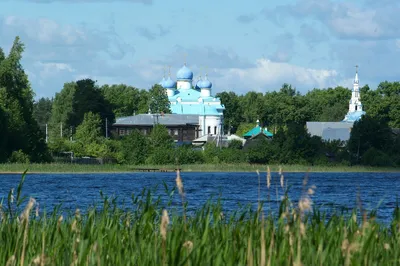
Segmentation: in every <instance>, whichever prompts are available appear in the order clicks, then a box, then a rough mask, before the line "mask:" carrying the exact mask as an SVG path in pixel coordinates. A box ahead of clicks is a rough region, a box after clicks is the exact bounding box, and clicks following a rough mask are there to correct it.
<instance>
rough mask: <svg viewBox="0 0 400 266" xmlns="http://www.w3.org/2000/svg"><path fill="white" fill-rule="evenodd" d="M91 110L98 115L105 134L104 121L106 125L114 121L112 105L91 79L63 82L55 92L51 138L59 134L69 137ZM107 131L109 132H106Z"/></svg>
mask: <svg viewBox="0 0 400 266" xmlns="http://www.w3.org/2000/svg"><path fill="white" fill-rule="evenodd" d="M88 112H92V113H96V114H99V115H100V118H101V123H102V126H101V132H102V135H103V136H105V135H106V134H105V131H106V121H107V123H108V125H111V124H112V123H113V122H114V118H115V116H114V113H113V111H112V105H111V104H110V103H109V102H108V101H107V100H106V99H104V96H103V94H102V92H101V90H100V88H98V87H97V86H96V84H95V81H93V80H91V79H84V80H79V81H77V82H69V83H65V84H64V87H63V89H62V90H61V92H60V93H57V94H56V97H55V99H54V103H53V107H52V115H51V119H50V121H51V133H52V134H51V138H55V136H56V135H61V132H60V131H61V125H62V129H63V137H66V136H68V137H70V136H71V131H72V133H73V131H74V130H75V129H76V128H77V127H78V126H79V125H80V124H81V123H82V121H83V119H84V115H85V113H88ZM108 129H110V127H108ZM108 133H109V132H108Z"/></svg>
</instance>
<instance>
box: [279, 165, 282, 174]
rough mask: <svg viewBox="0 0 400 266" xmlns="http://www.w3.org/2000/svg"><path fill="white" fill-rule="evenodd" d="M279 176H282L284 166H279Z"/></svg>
mask: <svg viewBox="0 0 400 266" xmlns="http://www.w3.org/2000/svg"><path fill="white" fill-rule="evenodd" d="M279 175H282V166H279Z"/></svg>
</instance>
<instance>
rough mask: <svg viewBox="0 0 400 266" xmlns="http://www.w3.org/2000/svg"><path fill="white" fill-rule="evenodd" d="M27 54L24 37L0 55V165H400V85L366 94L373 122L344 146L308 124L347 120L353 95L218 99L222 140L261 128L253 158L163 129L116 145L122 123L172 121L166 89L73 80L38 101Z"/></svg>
mask: <svg viewBox="0 0 400 266" xmlns="http://www.w3.org/2000/svg"><path fill="white" fill-rule="evenodd" d="M23 51H24V45H23V43H22V42H21V41H20V39H19V38H18V37H17V38H16V39H15V41H14V43H13V46H12V48H11V50H10V52H9V54H8V55H6V54H5V53H4V52H3V50H1V49H0V127H1V128H0V135H1V136H0V162H51V161H53V160H54V158H55V156H56V155H57V154H60V153H61V152H66V151H67V152H73V153H74V155H75V156H90V157H97V158H110V159H112V160H113V161H114V162H117V163H128V164H171V163H180V164H185V163H222V162H226V163H235V162H248V163H263V164H265V163H279V164H311V165H313V164H336V165H337V164H339V165H354V164H362V165H371V166H399V165H400V155H399V152H398V151H399V150H400V137H399V135H398V130H397V129H398V128H400V83H399V82H388V81H384V82H381V83H380V84H379V86H378V87H377V88H376V89H371V88H369V86H368V85H365V86H363V87H362V88H361V100H362V103H363V106H364V110H365V111H366V113H367V115H365V116H363V118H362V119H361V120H360V121H359V122H356V123H355V125H354V128H353V130H352V132H351V138H350V140H349V141H348V142H346V143H340V142H338V141H333V142H324V141H322V140H321V139H320V138H318V137H312V136H310V135H309V134H308V133H307V130H306V128H305V123H306V121H340V120H342V119H343V118H344V116H345V114H346V113H347V110H348V101H349V99H350V97H351V91H350V89H349V88H344V87H340V86H338V87H335V88H310V90H309V91H308V92H307V93H306V94H301V93H299V92H298V91H297V90H296V88H295V87H294V86H292V85H290V84H283V85H282V87H281V88H274V90H268V91H266V92H264V93H261V92H254V91H251V90H250V91H249V92H247V93H246V94H243V95H239V94H236V93H235V92H234V91H229V92H227V91H224V92H220V93H217V94H216V97H220V98H221V101H222V103H223V104H224V105H225V108H226V110H225V112H224V121H225V122H224V131H225V133H235V134H237V135H242V134H244V133H245V132H246V131H247V130H249V129H251V128H253V127H254V126H255V124H256V120H257V119H259V120H260V122H261V123H262V125H263V126H265V127H268V130H269V131H271V132H273V133H274V138H273V139H272V141H265V142H263V143H260V145H258V146H257V147H253V148H251V149H248V150H243V149H242V146H241V145H240V143H239V144H238V143H235V142H232V143H231V144H230V146H229V147H228V148H217V147H215V145H213V144H209V145H207V146H206V147H205V149H204V150H197V149H193V148H192V147H190V146H181V147H176V146H175V145H174V143H173V141H172V139H171V138H170V137H169V135H168V133H167V131H166V129H165V128H164V127H163V126H160V125H157V126H155V127H154V130H153V131H152V132H151V134H150V135H149V136H144V135H141V133H140V132H134V133H133V134H131V135H129V136H125V137H123V138H120V137H117V136H115V135H113V134H112V132H111V131H110V129H111V125H112V123H113V122H114V121H115V118H116V117H122V116H130V115H134V114H139V113H148V112H149V111H150V112H153V113H154V112H161V111H162V112H165V113H168V112H169V103H168V99H167V97H166V95H165V92H164V91H163V88H162V87H161V86H159V85H154V86H153V87H152V88H151V89H150V90H145V89H139V88H136V87H133V86H130V85H126V84H104V85H99V84H97V83H96V81H94V80H91V79H84V80H79V81H70V82H68V81H67V82H66V83H65V84H64V86H63V88H55V89H56V90H57V91H59V92H57V93H56V94H55V95H54V96H53V97H51V98H40V99H37V100H35V94H34V91H33V89H32V88H31V85H30V83H29V80H28V77H27V75H26V73H25V71H24V69H23V66H22V65H21V59H22V54H23ZM49 89H50V88H49ZM249 89H251V88H249ZM46 124H47V125H48V132H49V133H48V139H47V142H46V132H45V131H46Z"/></svg>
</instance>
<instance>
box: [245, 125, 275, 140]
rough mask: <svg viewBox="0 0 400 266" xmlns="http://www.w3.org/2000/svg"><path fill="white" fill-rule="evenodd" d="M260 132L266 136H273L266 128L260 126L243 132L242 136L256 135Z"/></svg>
mask: <svg viewBox="0 0 400 266" xmlns="http://www.w3.org/2000/svg"><path fill="white" fill-rule="evenodd" d="M260 133H263V134H264V135H266V136H267V137H272V136H273V134H272V133H271V132H269V131H268V130H267V129H266V128H262V127H260V126H256V127H254V128H253V129H252V130H250V131H249V132H247V133H246V134H244V135H243V137H253V136H256V135H258V134H260Z"/></svg>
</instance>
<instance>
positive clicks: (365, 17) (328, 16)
mask: <svg viewBox="0 0 400 266" xmlns="http://www.w3.org/2000/svg"><path fill="white" fill-rule="evenodd" d="M392 3H393V2H392ZM399 12H400V8H399V7H398V5H396V4H392V5H387V4H386V5H382V6H375V7H371V6H368V5H366V6H362V7H360V6H358V5H356V4H354V3H349V2H337V1H332V0H302V1H297V2H296V3H295V4H289V5H281V6H278V7H275V8H274V9H268V8H266V9H263V10H262V12H261V13H262V14H263V15H264V17H265V18H266V19H269V20H271V21H273V22H274V23H276V24H277V25H280V26H283V25H284V24H285V21H286V19H287V18H288V17H292V18H295V19H313V20H316V21H319V22H320V23H322V24H323V25H325V26H326V27H327V28H328V29H329V30H330V32H331V33H333V34H334V35H336V36H337V37H338V38H341V39H391V38H397V36H399V34H400V28H399V27H398V24H399V22H400V20H399V19H398V15H397V14H398V13H399Z"/></svg>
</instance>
